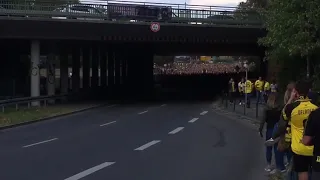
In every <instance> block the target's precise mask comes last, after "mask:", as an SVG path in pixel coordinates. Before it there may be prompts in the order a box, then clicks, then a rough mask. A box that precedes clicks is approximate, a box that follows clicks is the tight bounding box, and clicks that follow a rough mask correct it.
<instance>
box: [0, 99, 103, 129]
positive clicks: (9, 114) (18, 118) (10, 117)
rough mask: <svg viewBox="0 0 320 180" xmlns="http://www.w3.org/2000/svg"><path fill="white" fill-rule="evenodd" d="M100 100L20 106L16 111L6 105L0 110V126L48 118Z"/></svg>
mask: <svg viewBox="0 0 320 180" xmlns="http://www.w3.org/2000/svg"><path fill="white" fill-rule="evenodd" d="M101 105H103V103H101V102H81V103H68V104H54V105H49V106H41V107H31V108H28V107H20V109H19V110H18V111H17V110H16V109H15V107H8V108H6V109H5V112H4V113H3V112H0V128H4V127H9V126H13V125H19V124H24V123H31V122H34V121H39V120H43V119H49V118H52V117H56V116H61V115H64V114H71V113H74V112H78V111H83V110H86V109H90V108H94V107H99V106H101Z"/></svg>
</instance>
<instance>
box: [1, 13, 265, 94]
mask: <svg viewBox="0 0 320 180" xmlns="http://www.w3.org/2000/svg"><path fill="white" fill-rule="evenodd" d="M149 26H150V24H119V23H90V22H81V21H68V20H63V21H59V20H51V19H47V20H35V19H32V20H26V19H25V18H23V19H19V18H18V19H15V20H7V19H0V27H1V28H0V39H1V41H0V51H1V54H3V57H4V58H2V61H3V62H2V63H3V66H2V67H3V68H2V69H3V73H4V74H5V72H6V73H7V74H6V76H7V77H13V76H15V77H16V80H15V81H20V84H21V86H22V87H15V88H16V89H19V90H20V89H25V87H31V88H30V89H29V92H30V94H31V95H32V96H38V95H40V90H39V89H40V84H41V83H40V73H39V72H36V73H34V72H33V71H34V70H35V69H36V70H37V69H38V70H39V65H40V64H41V63H43V62H41V58H40V55H43V56H46V62H45V65H44V66H45V68H47V69H49V68H52V67H55V68H59V69H60V72H59V73H60V74H59V76H60V77H59V78H60V82H59V83H52V82H47V84H48V89H47V90H48V91H47V92H48V94H54V93H55V88H57V87H58V88H59V89H60V92H61V93H67V92H68V91H69V90H70V89H71V91H73V92H79V91H80V89H88V88H89V87H90V88H97V87H108V89H109V90H110V89H111V90H112V91H115V92H117V93H120V91H121V90H125V89H128V88H130V90H131V91H130V92H132V93H137V92H138V93H140V94H142V95H146V94H147V93H148V92H151V89H152V88H153V56H154V55H216V56H219V55H229V56H246V55H257V56H263V54H264V49H263V48H261V47H259V46H258V45H257V40H258V38H259V37H261V36H263V35H264V33H265V31H264V30H263V29H259V28H249V27H222V26H220V27H218V26H188V25H166V24H163V25H161V30H160V31H159V32H156V33H154V32H152V31H151V30H150V27H149ZM4 61H5V62H4ZM30 64H31V65H30ZM17 66H21V67H20V70H19V68H17ZM69 66H70V67H71V69H72V76H71V77H70V76H69V73H70V71H69V70H68V67H69ZM23 67H27V68H26V69H27V70H26V71H25V70H23ZM22 71H25V72H26V73H31V74H29V76H30V79H29V81H26V79H25V77H28V76H26V74H22ZM47 72H49V71H48V70H47ZM21 74H22V75H21ZM49 76H54V75H52V74H48V73H47V75H46V77H47V79H48V77H49ZM18 77H21V78H18ZM28 78H29V77H28ZM25 83H28V84H25ZM18 84H19V83H18ZM52 84H54V85H52Z"/></svg>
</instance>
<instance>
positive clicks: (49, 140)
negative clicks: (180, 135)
mask: <svg viewBox="0 0 320 180" xmlns="http://www.w3.org/2000/svg"><path fill="white" fill-rule="evenodd" d="M55 140H58V138H53V139H48V140H45V141H40V142H37V143H33V144H29V145H25V146H23V148H27V147H31V146H36V145H39V144H43V143H48V142H51V141H55Z"/></svg>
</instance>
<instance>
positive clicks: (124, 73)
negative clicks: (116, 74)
mask: <svg viewBox="0 0 320 180" xmlns="http://www.w3.org/2000/svg"><path fill="white" fill-rule="evenodd" d="M127 57H128V56H126V55H124V56H123V58H122V59H121V84H123V85H125V84H126V78H127Z"/></svg>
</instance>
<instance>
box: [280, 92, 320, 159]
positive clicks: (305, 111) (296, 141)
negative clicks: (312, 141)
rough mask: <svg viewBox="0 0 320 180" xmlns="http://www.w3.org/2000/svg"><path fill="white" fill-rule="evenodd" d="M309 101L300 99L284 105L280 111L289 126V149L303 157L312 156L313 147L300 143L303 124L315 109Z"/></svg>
mask: <svg viewBox="0 0 320 180" xmlns="http://www.w3.org/2000/svg"><path fill="white" fill-rule="evenodd" d="M317 108H318V106H316V105H315V104H313V103H312V102H311V100H310V99H308V98H303V97H300V98H299V100H297V101H295V102H293V103H291V104H288V105H286V107H285V108H284V109H283V111H282V117H283V119H284V120H287V121H289V122H290V125H291V128H290V130H291V149H292V151H293V152H294V153H296V154H298V155H303V156H312V155H313V146H305V145H303V144H302V143H301V140H302V138H303V133H304V128H305V123H306V121H307V119H308V117H309V115H310V113H311V112H312V111H313V110H315V109H317Z"/></svg>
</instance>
